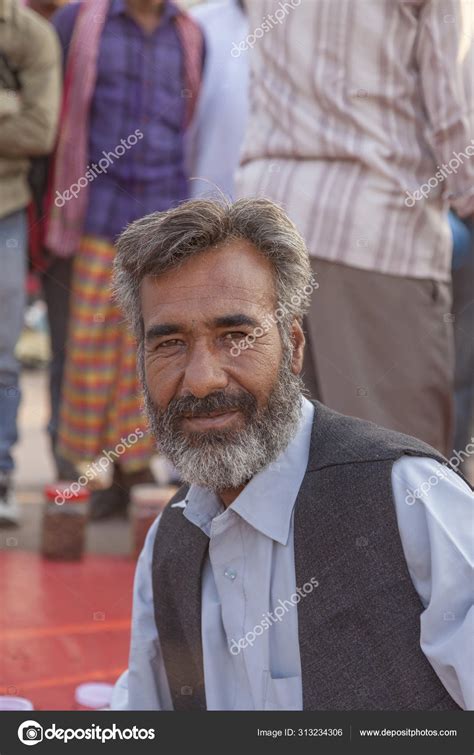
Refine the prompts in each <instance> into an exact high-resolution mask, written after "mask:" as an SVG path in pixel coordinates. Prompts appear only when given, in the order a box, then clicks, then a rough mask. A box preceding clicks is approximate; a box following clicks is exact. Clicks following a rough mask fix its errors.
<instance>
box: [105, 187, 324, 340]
mask: <svg viewBox="0 0 474 755" xmlns="http://www.w3.org/2000/svg"><path fill="white" fill-rule="evenodd" d="M238 239H245V240H246V241H248V242H250V243H251V244H253V246H254V247H255V248H256V249H257V250H258V251H259V252H260V253H261V254H262V255H263V256H264V257H266V258H267V259H268V260H269V261H270V262H271V264H272V266H273V273H274V283H275V307H276V308H277V307H279V306H280V305H283V306H284V308H285V309H286V313H285V314H284V315H282V316H281V318H279V320H278V321H279V323H280V324H281V329H282V331H283V333H284V335H285V336H288V332H289V327H290V325H291V322H292V321H293V319H294V318H295V317H296V318H298V319H299V320H301V318H302V317H303V315H304V314H305V312H306V311H307V309H308V307H309V296H310V294H311V291H312V282H313V277H312V272H311V267H310V262H309V257H308V252H307V250H306V246H305V243H304V241H303V239H302V237H301V235H300V234H299V233H298V231H297V229H296V227H295V225H294V224H293V223H292V222H291V220H290V219H289V218H288V216H287V215H286V214H285V212H284V211H283V210H282V209H281V207H279V206H278V205H277V204H275V203H274V202H271V201H270V200H268V199H263V198H249V199H239V200H238V201H237V202H234V203H231V202H227V201H225V200H219V201H216V200H210V199H195V200H191V201H188V202H183V204H181V205H179V206H178V207H176V208H174V209H172V210H168V211H167V212H155V213H152V214H151V215H147V216H146V217H143V218H141V219H140V220H136V221H135V222H134V223H131V224H130V225H129V226H128V228H127V229H126V230H125V231H124V232H123V233H122V235H121V236H120V238H119V240H118V245H117V254H116V257H115V263H114V292H115V297H116V300H117V301H118V303H119V305H120V307H121V309H122V311H123V313H124V315H125V317H126V318H127V319H128V321H129V323H130V325H131V327H132V330H133V332H134V334H135V336H136V338H137V340H138V343H139V345H141V344H142V342H143V320H142V314H141V306H140V285H141V282H142V281H143V279H144V278H145V276H160V275H161V274H163V273H165V272H166V271H168V270H172V269H173V268H178V267H180V266H181V265H183V264H184V263H185V262H186V261H187V260H189V259H191V258H192V257H195V256H196V255H198V254H201V253H203V252H205V251H207V250H209V249H211V248H213V247H216V246H218V245H220V244H223V243H225V242H227V241H231V240H238ZM284 340H285V341H287V338H285V339H284Z"/></svg>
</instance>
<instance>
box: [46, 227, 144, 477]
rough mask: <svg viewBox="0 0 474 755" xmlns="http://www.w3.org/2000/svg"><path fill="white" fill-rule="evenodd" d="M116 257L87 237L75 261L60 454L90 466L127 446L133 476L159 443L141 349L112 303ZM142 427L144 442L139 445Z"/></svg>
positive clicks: (123, 454) (125, 461) (125, 463)
mask: <svg viewBox="0 0 474 755" xmlns="http://www.w3.org/2000/svg"><path fill="white" fill-rule="evenodd" d="M114 257H115V248H114V246H113V245H112V244H110V243H108V242H107V241H103V240H101V239H97V238H91V237H84V238H83V239H82V242H81V245H80V249H79V252H78V254H77V256H76V257H75V260H74V274H73V286H72V289H73V296H72V302H71V315H70V323H71V326H70V333H69V339H68V352H67V359H66V369H65V376H64V383H63V392H62V404H61V414H60V427H59V443H58V445H59V447H58V452H59V453H60V454H62V455H63V456H64V457H65V458H67V459H70V460H71V461H73V462H74V463H76V464H81V463H82V464H83V463H86V462H87V463H90V462H92V461H94V459H96V458H97V457H100V456H103V455H104V453H105V452H106V451H113V450H114V449H115V450H117V445H118V444H120V443H121V444H122V446H121V447H120V448H119V449H118V452H119V456H120V458H119V461H118V463H119V464H120V466H121V467H122V468H123V469H125V471H127V472H130V471H134V470H135V469H140V468H143V467H145V466H147V464H148V462H149V459H150V457H151V455H152V452H153V441H152V439H151V437H150V435H149V434H148V433H147V431H146V429H145V428H146V424H145V420H144V418H143V417H142V415H141V410H140V400H139V397H138V394H139V387H138V381H137V377H136V369H135V363H136V362H135V354H136V346H135V342H134V340H133V337H132V335H131V333H130V332H129V330H128V329H127V328H126V327H125V325H124V323H123V316H122V314H121V313H120V311H119V309H118V307H117V306H116V305H115V304H114V302H113V301H112V300H111V295H110V282H111V275H112V265H113V260H114ZM137 428H139V429H140V430H141V431H142V433H143V437H142V438H139V439H138V440H137V441H135V440H134V438H133V434H134V433H135V434H136V432H137ZM130 436H132V437H130ZM124 438H125V439H127V438H129V443H130V447H129V448H127V447H126V446H125V444H124V443H123V439H124ZM132 441H133V442H132ZM122 447H123V448H125V450H123V448H122ZM113 458H114V459H115V457H113Z"/></svg>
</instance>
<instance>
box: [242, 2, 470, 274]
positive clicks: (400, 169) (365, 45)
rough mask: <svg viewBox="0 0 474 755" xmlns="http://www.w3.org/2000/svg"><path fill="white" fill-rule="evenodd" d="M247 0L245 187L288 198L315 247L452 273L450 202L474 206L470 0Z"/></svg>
mask: <svg viewBox="0 0 474 755" xmlns="http://www.w3.org/2000/svg"><path fill="white" fill-rule="evenodd" d="M280 6H281V7H280ZM246 8H247V12H248V17H249V29H250V30H251V34H250V35H249V37H247V40H242V43H241V45H242V44H243V46H244V49H245V46H246V45H247V46H248V45H251V47H252V49H251V53H250V57H249V59H250V65H251V81H252V87H251V115H250V121H249V125H248V129H247V134H246V140H245V146H244V150H243V156H242V162H243V167H242V168H241V170H240V175H239V177H238V193H239V196H249V195H256V194H257V195H265V196H267V197H269V198H271V199H273V200H275V201H277V202H280V203H281V204H282V205H283V206H284V207H285V209H286V210H287V212H288V213H289V215H290V217H291V218H292V220H293V221H294V222H295V223H296V226H297V227H298V229H299V231H300V232H301V233H302V234H303V235H304V237H305V239H306V242H307V245H308V248H309V250H310V253H311V254H312V255H313V256H315V257H320V258H323V259H325V260H332V261H334V262H341V263H345V264H347V265H352V266H354V267H358V268H362V269H366V270H376V271H378V272H382V273H389V274H393V275H406V276H412V277H417V278H431V279H437V280H448V279H449V276H450V260H451V237H450V231H449V225H448V221H447V208H448V204H449V203H452V204H453V205H454V206H455V207H456V209H457V210H458V211H459V213H461V214H462V215H463V216H465V215H469V214H470V213H473V212H474V141H473V137H474V119H473V114H474V92H473V85H474V77H473V70H474V3H473V2H472V0H433V1H432V2H431V1H430V0H299V2H298V0H289V1H288V2H284V3H281V2H278V0H250V2H247V3H246ZM262 19H263V20H262ZM252 35H253V36H252ZM461 153H462V155H461ZM456 154H457V155H458V157H456ZM443 165H444V166H447V167H445V168H443ZM441 171H443V172H444V174H445V175H443V172H441ZM428 181H430V183H429V186H428ZM423 184H425V186H424V187H423V190H424V194H425V195H426V197H425V196H423V195H420V197H419V198H417V197H418V195H417V194H415V192H417V191H418V190H419V189H420V187H421V186H422V185H423ZM407 192H409V193H407ZM413 197H414V198H413Z"/></svg>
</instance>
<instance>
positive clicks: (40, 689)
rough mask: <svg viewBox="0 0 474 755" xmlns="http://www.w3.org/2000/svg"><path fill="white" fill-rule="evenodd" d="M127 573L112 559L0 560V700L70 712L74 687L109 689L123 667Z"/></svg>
mask: <svg viewBox="0 0 474 755" xmlns="http://www.w3.org/2000/svg"><path fill="white" fill-rule="evenodd" d="M134 571H135V563H134V561H132V560H131V559H126V558H119V557H113V556H107V557H105V556H87V557H86V558H85V559H84V561H83V562H80V563H64V562H63V563H59V562H58V563H56V562H51V561H45V560H43V559H42V558H41V557H40V556H37V555H36V554H34V553H28V552H22V551H16V552H9V553H1V554H0V694H3V695H18V696H20V697H27V698H29V699H30V700H32V702H33V705H34V707H35V710H71V709H75V708H77V705H76V704H75V702H74V690H75V688H76V686H77V685H78V684H81V683H82V682H86V681H92V680H94V681H104V682H110V683H113V682H115V680H116V679H117V677H118V676H119V675H120V673H121V672H122V671H123V670H124V669H125V668H126V667H127V660H128V648H129V639H130V611H131V604H132V585H133V575H134Z"/></svg>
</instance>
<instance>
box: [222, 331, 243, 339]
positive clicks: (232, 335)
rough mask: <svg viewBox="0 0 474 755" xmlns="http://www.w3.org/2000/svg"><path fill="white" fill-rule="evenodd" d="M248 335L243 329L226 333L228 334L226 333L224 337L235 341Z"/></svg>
mask: <svg viewBox="0 0 474 755" xmlns="http://www.w3.org/2000/svg"><path fill="white" fill-rule="evenodd" d="M246 335H247V333H243V332H242V331H240V330H233V331H232V332H231V333H226V334H225V335H224V338H225V339H226V340H227V341H234V340H236V339H237V338H245V337H246Z"/></svg>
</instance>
